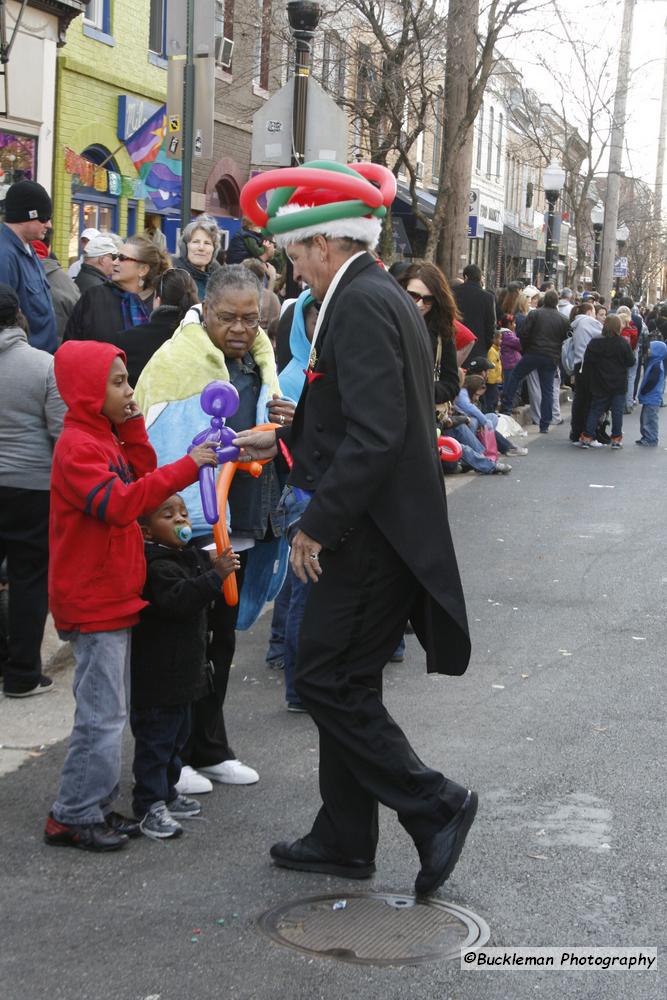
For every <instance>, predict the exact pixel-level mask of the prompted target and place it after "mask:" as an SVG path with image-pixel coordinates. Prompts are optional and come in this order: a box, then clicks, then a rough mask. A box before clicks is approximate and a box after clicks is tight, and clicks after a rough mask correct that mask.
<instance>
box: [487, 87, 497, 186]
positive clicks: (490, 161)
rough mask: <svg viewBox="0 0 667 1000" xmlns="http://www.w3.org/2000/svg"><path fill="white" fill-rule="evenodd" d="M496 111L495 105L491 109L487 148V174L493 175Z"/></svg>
mask: <svg viewBox="0 0 667 1000" xmlns="http://www.w3.org/2000/svg"><path fill="white" fill-rule="evenodd" d="M494 114H495V112H494V109H493V105H492V106H491V107H490V108H489V138H488V145H487V147H486V172H487V174H489V176H490V175H491V167H492V165H493V119H494Z"/></svg>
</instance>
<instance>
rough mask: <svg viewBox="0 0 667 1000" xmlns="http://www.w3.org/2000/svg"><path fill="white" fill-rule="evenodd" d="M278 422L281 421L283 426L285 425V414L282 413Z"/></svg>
mask: <svg viewBox="0 0 667 1000" xmlns="http://www.w3.org/2000/svg"><path fill="white" fill-rule="evenodd" d="M278 420H279V421H280V423H281V424H284V423H285V414H284V413H281V414H280V416H279V417H278Z"/></svg>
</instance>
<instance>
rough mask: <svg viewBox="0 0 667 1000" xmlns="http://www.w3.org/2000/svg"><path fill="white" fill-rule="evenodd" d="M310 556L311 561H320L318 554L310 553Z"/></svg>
mask: <svg viewBox="0 0 667 1000" xmlns="http://www.w3.org/2000/svg"><path fill="white" fill-rule="evenodd" d="M309 555H310V558H311V559H317V560H319V558H320V557H319V556H318V554H317V552H310V553H309Z"/></svg>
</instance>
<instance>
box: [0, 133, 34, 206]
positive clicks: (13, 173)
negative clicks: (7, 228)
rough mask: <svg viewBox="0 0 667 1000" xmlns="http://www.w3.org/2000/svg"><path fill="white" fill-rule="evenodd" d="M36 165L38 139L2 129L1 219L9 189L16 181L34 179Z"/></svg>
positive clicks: (0, 162) (0, 140)
mask: <svg viewBox="0 0 667 1000" xmlns="http://www.w3.org/2000/svg"><path fill="white" fill-rule="evenodd" d="M36 165H37V140H36V139H33V138H32V137H31V136H27V135H16V134H15V133H14V132H3V131H2V130H0V219H2V218H4V214H5V195H6V194H7V189H8V188H9V187H10V186H11V185H12V184H14V183H15V182H16V181H30V180H34V179H35V176H36Z"/></svg>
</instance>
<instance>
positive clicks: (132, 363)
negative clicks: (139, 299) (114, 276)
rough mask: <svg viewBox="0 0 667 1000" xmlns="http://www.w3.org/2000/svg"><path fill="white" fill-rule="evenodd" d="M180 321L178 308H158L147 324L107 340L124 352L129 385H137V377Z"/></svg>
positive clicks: (131, 328)
mask: <svg viewBox="0 0 667 1000" xmlns="http://www.w3.org/2000/svg"><path fill="white" fill-rule="evenodd" d="M180 321H181V311H180V309H179V308H178V306H160V308H159V309H155V310H154V311H153V312H152V313H151V318H150V320H149V321H148V323H145V324H144V325H143V326H131V327H130V328H129V329H128V330H123V331H122V333H117V334H115V335H114V336H113V337H110V338H109V339H110V341H111V343H112V344H115V345H116V347H120V349H121V351H125V355H126V357H127V372H128V375H129V381H130V385H132V386H134V385H136V384H137V381H138V379H139V376H140V375H141V373H142V371H143V370H144V368H145V367H146V365H147V364H148V362H149V361H150V359H151V358H152V357H153V355H154V354H155V352H156V351H157V349H158V347H162V345H163V344H164V343H166V341H168V340H170V338H171V336H172V334H173V332H174V330H175V329H176V327H177V326H178V324H179V323H180Z"/></svg>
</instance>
